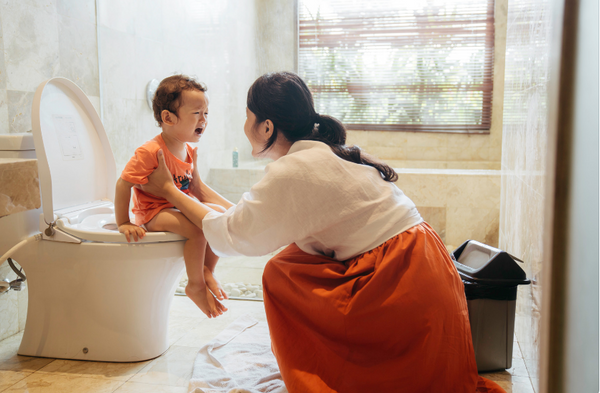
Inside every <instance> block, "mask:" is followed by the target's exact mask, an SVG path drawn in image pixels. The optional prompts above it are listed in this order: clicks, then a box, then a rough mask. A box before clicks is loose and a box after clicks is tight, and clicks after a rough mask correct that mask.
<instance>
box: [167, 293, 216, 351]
mask: <svg viewBox="0 0 600 393" xmlns="http://www.w3.org/2000/svg"><path fill="white" fill-rule="evenodd" d="M178 297H181V298H185V299H188V300H189V298H188V297H187V296H178ZM190 302H191V300H190ZM194 307H195V309H194V310H193V314H195V315H197V317H193V318H184V317H181V316H178V317H173V318H171V319H170V320H169V333H168V339H169V346H171V345H173V344H175V343H176V342H177V341H179V340H180V339H181V338H182V337H183V336H185V335H186V334H187V333H188V332H189V331H190V329H193V328H194V327H196V326H198V325H200V324H202V323H203V322H204V321H205V320H208V317H207V316H206V315H205V314H204V313H203V312H202V311H200V309H199V308H198V307H197V306H196V305H195V304H194ZM199 314H202V315H199Z"/></svg>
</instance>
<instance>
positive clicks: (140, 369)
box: [0, 256, 534, 393]
mask: <svg viewBox="0 0 600 393" xmlns="http://www.w3.org/2000/svg"><path fill="white" fill-rule="evenodd" d="M268 259H269V256H267V257H260V258H245V259H241V258H226V259H223V260H221V261H220V262H219V265H218V267H217V275H218V277H219V278H220V280H221V282H223V283H226V282H239V281H242V282H245V283H251V284H260V283H261V276H262V270H263V267H264V264H265V263H266V261H267V260H268ZM226 306H227V307H228V308H229V311H228V312H226V313H225V314H224V315H223V316H221V317H218V318H216V319H208V318H206V317H205V316H204V314H202V313H201V312H200V310H199V309H198V308H197V307H196V306H195V305H194V304H193V303H192V302H191V301H190V299H188V298H187V297H185V296H175V298H174V299H173V306H172V308H171V314H170V320H169V344H170V348H169V349H168V350H167V351H166V352H165V353H164V354H163V355H162V356H160V357H158V358H156V359H153V360H149V361H146V362H139V363H101V362H84V361H72V360H60V359H44V358H32V357H26V356H18V355H17V350H18V348H19V344H20V342H21V337H22V335H23V333H22V332H21V333H18V334H15V335H14V336H11V337H9V338H7V339H5V340H3V341H0V392H11V393H24V392H28V393H41V392H43V393H54V392H56V393H70V392H74V393H91V392H94V393H96V392H102V393H104V392H106V393H108V392H117V393H185V392H187V386H188V381H189V378H190V377H191V374H192V365H193V362H194V359H195V358H196V354H197V353H198V350H199V349H200V348H201V347H202V346H203V345H205V344H206V343H207V342H209V341H210V340H211V339H213V338H214V337H215V336H216V335H217V334H218V333H220V332H221V331H222V330H223V329H224V328H225V327H226V326H227V325H229V324H230V323H231V322H233V321H234V320H236V319H237V318H239V317H240V316H242V315H244V314H250V315H251V316H252V317H254V318H255V319H257V320H259V321H265V320H266V317H265V311H264V307H263V303H262V302H256V301H239V300H238V301H236V300H230V301H227V302H226ZM483 375H484V376H485V377H487V378H489V379H491V380H493V381H496V382H498V383H499V384H500V385H501V386H502V387H503V388H504V389H505V390H506V391H507V393H511V392H512V393H534V390H533V388H532V384H531V382H530V379H529V376H528V373H527V369H526V368H525V363H524V361H523V358H522V356H521V351H520V350H519V346H518V344H517V343H516V342H515V345H514V359H513V367H512V368H511V369H510V370H507V371H505V372H500V373H493V374H483Z"/></svg>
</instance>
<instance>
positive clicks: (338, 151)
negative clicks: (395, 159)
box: [306, 114, 398, 182]
mask: <svg viewBox="0 0 600 393" xmlns="http://www.w3.org/2000/svg"><path fill="white" fill-rule="evenodd" d="M315 119H317V120H318V122H317V124H316V125H315V128H314V129H313V132H312V133H311V134H310V135H309V136H308V138H306V139H308V140H314V141H319V142H323V143H326V144H327V145H329V147H330V148H331V150H332V151H333V153H334V154H335V155H336V156H338V157H340V158H341V159H343V160H346V161H350V162H354V163H356V164H361V165H369V166H372V167H374V168H375V169H377V170H378V171H379V173H381V177H383V180H385V181H389V182H395V181H396V180H398V174H397V173H396V171H394V169H392V167H390V166H389V165H387V164H386V163H385V162H383V161H380V160H378V159H376V158H375V157H373V156H370V155H368V154H366V153H363V152H362V151H361V149H360V147H358V146H347V145H346V129H345V128H344V125H343V124H342V123H341V122H340V121H339V120H338V119H336V118H335V117H332V116H326V115H325V116H324V115H319V114H317V115H316V117H315Z"/></svg>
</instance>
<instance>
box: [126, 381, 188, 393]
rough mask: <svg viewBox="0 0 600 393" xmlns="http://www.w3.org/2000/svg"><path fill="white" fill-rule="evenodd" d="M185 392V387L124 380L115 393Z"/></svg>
mask: <svg viewBox="0 0 600 393" xmlns="http://www.w3.org/2000/svg"><path fill="white" fill-rule="evenodd" d="M150 392H151V393H186V392H187V387H183V386H178V387H176V386H160V385H148V384H145V383H138V382H125V383H124V384H123V385H121V386H120V387H119V388H118V389H117V390H115V393H150Z"/></svg>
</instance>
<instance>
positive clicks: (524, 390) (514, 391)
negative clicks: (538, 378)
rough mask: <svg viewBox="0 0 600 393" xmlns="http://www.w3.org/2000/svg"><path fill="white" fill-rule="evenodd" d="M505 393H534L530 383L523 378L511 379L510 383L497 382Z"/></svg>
mask: <svg viewBox="0 0 600 393" xmlns="http://www.w3.org/2000/svg"><path fill="white" fill-rule="evenodd" d="M497 383H498V385H500V386H501V387H502V388H503V389H504V390H506V393H534V391H533V387H532V386H531V381H530V380H529V378H525V377H512V378H511V380H510V381H500V382H497Z"/></svg>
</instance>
